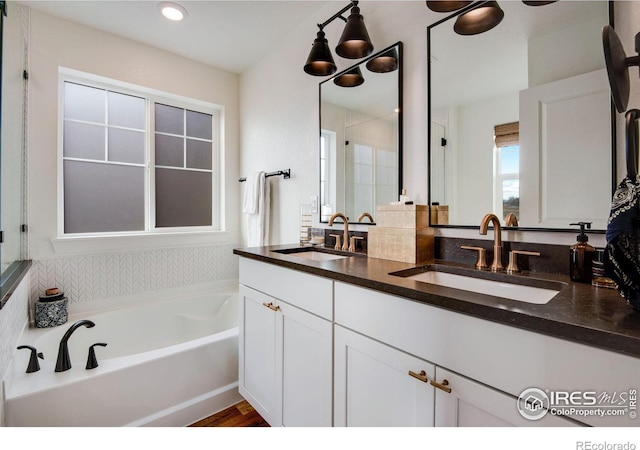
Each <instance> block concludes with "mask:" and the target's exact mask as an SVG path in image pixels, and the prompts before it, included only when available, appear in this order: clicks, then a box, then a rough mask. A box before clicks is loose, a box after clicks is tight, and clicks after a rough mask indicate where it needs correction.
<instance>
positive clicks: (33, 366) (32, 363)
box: [18, 345, 44, 373]
mask: <svg viewBox="0 0 640 450" xmlns="http://www.w3.org/2000/svg"><path fill="white" fill-rule="evenodd" d="M23 348H27V349H29V350H31V357H29V365H28V366H27V372H26V373H32V372H37V371H38V370H40V363H39V362H38V358H40V359H44V355H43V354H42V352H38V350H36V348H35V347H32V346H30V345H21V346H19V347H18V350H22V349H23Z"/></svg>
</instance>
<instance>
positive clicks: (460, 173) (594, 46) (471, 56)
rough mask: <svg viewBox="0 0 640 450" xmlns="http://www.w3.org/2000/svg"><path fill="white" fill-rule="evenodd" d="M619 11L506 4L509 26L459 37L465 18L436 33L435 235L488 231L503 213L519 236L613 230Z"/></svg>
mask: <svg viewBox="0 0 640 450" xmlns="http://www.w3.org/2000/svg"><path fill="white" fill-rule="evenodd" d="M482 3H485V2H477V3H476V4H474V6H475V5H478V4H482ZM610 3H612V2H606V1H571V2H566V1H560V2H555V3H551V4H548V5H544V6H527V5H526V4H524V3H523V2H515V1H514V2H500V6H501V7H502V9H503V10H504V19H503V20H502V22H501V23H500V24H499V25H498V26H496V27H495V28H493V29H491V30H489V31H487V32H485V33H482V34H478V35H471V36H463V35H458V34H456V33H455V32H454V30H453V24H454V22H455V20H456V16H457V15H460V12H459V13H457V14H453V15H451V16H449V17H444V16H443V17H444V18H443V20H441V21H439V22H437V23H434V24H433V25H431V26H429V28H428V30H427V39H428V51H429V54H428V56H429V72H428V75H429V81H428V82H429V105H428V112H429V124H430V127H429V143H430V145H429V202H430V204H431V205H434V203H435V205H434V206H435V207H433V206H432V208H431V212H432V214H431V223H432V225H434V226H450V227H477V226H478V225H479V224H480V221H481V219H482V217H483V216H484V215H485V214H486V213H489V212H493V213H494V214H496V215H497V216H498V217H499V218H501V219H502V223H503V224H505V225H507V223H506V222H507V221H506V219H507V218H508V217H509V218H510V219H513V218H515V221H510V222H509V224H508V225H512V226H518V227H519V228H520V229H569V228H570V224H571V223H574V222H578V221H584V222H592V224H593V225H592V228H593V229H594V230H599V231H602V230H604V229H606V221H607V218H608V215H609V210H610V206H611V195H612V193H613V187H614V184H615V147H616V144H615V113H614V111H613V108H612V103H611V95H610V91H609V86H608V81H607V75H606V69H605V61H604V56H603V52H602V41H601V33H602V27H603V26H604V25H606V24H609V22H610V17H613V12H612V10H611V9H612V6H610ZM464 11H466V10H462V11H461V12H462V13H464ZM510 214H512V216H509V215H510ZM447 215H448V218H447Z"/></svg>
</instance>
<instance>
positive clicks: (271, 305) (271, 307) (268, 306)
mask: <svg viewBox="0 0 640 450" xmlns="http://www.w3.org/2000/svg"><path fill="white" fill-rule="evenodd" d="M262 306H266V307H267V308H269V309H270V310H272V311H280V307H279V306H274V304H273V303H272V302H269V303H263V304H262Z"/></svg>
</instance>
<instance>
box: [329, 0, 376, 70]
mask: <svg viewBox="0 0 640 450" xmlns="http://www.w3.org/2000/svg"><path fill="white" fill-rule="evenodd" d="M371 52H373V44H372V43H371V39H370V38H369V33H368V32H367V28H366V27H365V25H364V19H363V17H362V15H361V14H360V8H358V7H357V6H354V7H353V8H351V14H350V15H349V17H348V18H347V24H346V25H345V26H344V30H343V31H342V36H340V41H338V45H337V47H336V53H337V54H338V55H340V56H342V57H343V58H348V59H358V58H364V57H365V56H368V55H370V54H371Z"/></svg>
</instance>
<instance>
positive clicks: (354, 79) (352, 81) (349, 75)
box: [333, 66, 364, 87]
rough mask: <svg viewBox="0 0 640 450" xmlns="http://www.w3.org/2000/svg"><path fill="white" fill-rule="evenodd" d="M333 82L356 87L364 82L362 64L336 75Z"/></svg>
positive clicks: (342, 85)
mask: <svg viewBox="0 0 640 450" xmlns="http://www.w3.org/2000/svg"><path fill="white" fill-rule="evenodd" d="M333 82H334V83H335V84H336V85H338V86H341V87H356V86H360V85H361V84H362V83H364V77H363V76H362V72H361V71H360V66H358V67H354V68H353V69H351V70H349V71H347V72H345V73H343V74H342V75H339V76H337V77H335V78H334V79H333Z"/></svg>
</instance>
